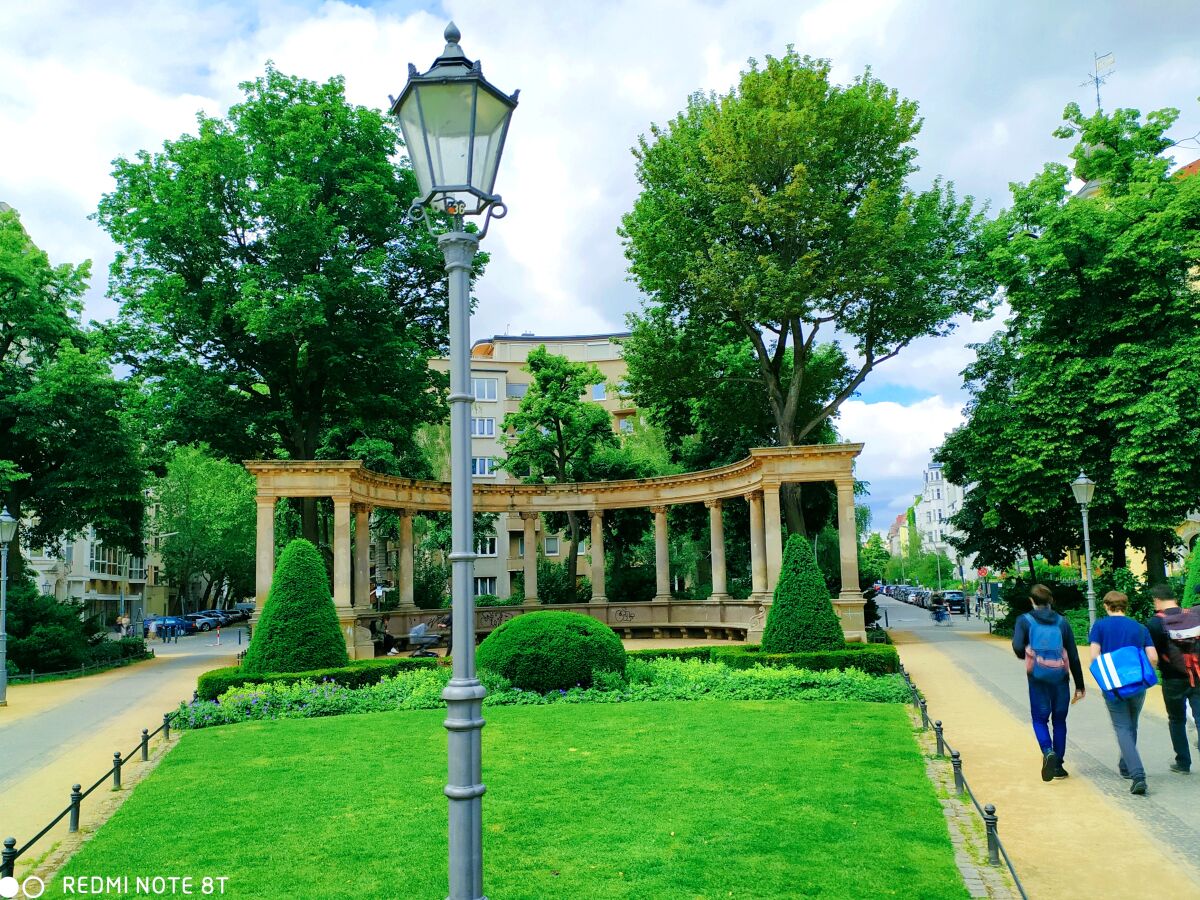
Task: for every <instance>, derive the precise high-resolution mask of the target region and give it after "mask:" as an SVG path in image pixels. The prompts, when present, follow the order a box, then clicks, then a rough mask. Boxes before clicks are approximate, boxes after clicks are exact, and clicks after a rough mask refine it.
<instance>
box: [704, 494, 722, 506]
mask: <svg viewBox="0 0 1200 900" xmlns="http://www.w3.org/2000/svg"><path fill="white" fill-rule="evenodd" d="M704 506H705V508H707V509H720V508H721V498H720V497H713V498H711V499H709V500H705V501H704Z"/></svg>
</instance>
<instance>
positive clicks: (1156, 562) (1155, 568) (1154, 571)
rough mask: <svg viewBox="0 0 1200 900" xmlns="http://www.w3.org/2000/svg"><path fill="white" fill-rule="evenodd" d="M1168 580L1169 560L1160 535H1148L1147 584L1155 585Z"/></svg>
mask: <svg viewBox="0 0 1200 900" xmlns="http://www.w3.org/2000/svg"><path fill="white" fill-rule="evenodd" d="M1166 580H1167V561H1166V555H1165V553H1164V552H1163V539H1162V537H1161V536H1160V535H1157V534H1151V535H1147V537H1146V584H1147V585H1149V586H1151V587H1153V586H1154V585H1156V584H1162V583H1163V582H1165V581H1166Z"/></svg>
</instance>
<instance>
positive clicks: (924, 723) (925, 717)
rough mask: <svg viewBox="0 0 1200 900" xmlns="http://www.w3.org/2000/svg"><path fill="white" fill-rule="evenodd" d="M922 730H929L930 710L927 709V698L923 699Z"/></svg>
mask: <svg viewBox="0 0 1200 900" xmlns="http://www.w3.org/2000/svg"><path fill="white" fill-rule="evenodd" d="M921 730H923V731H928V730H929V710H928V709H926V707H925V698H924V697H922V698H921Z"/></svg>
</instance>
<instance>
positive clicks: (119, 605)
mask: <svg viewBox="0 0 1200 900" xmlns="http://www.w3.org/2000/svg"><path fill="white" fill-rule="evenodd" d="M27 559H28V562H29V568H30V569H31V572H30V574H31V575H32V576H33V578H34V581H35V582H36V583H37V585H38V588H39V589H40V590H41V592H42V593H43V594H46V595H52V596H54V597H55V598H56V599H58V600H82V601H83V602H84V604H85V609H86V614H87V615H88V616H97V617H99V618H100V619H101V620H102V621H103V622H105V623H106V624H107V623H111V622H113V621H115V620H116V618H117V617H118V616H121V615H125V616H130V617H131V618H133V619H135V620H137V619H140V618H141V617H142V616H146V615H160V614H163V613H165V612H166V608H165V602H166V596H165V593H164V592H158V598H157V599H156V593H155V591H154V590H153V589H151V590H150V591H149V592H148V591H147V585H148V584H149V582H150V581H151V580H152V578H151V573H150V572H149V571H147V568H146V557H144V556H132V555H130V554H128V553H126V552H125V551H123V550H119V549H117V548H116V547H109V546H107V545H105V544H104V543H103V542H102V541H101V540H100V539H99V538H97V537H96V532H95V530H94V529H93V528H91V526H89V527H88V528H87V530H86V531H84V532H83V533H82V534H80V535H78V536H76V537H75V538H74V539H65V540H64V541H63V543H62V544H61V545H60V546H58V547H54V546H41V547H29V548H27ZM148 597H149V600H148V599H147V598H148Z"/></svg>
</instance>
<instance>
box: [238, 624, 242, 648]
mask: <svg viewBox="0 0 1200 900" xmlns="http://www.w3.org/2000/svg"><path fill="white" fill-rule="evenodd" d="M238 646H239V647H240V646H242V629H240V628H239V629H238Z"/></svg>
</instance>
